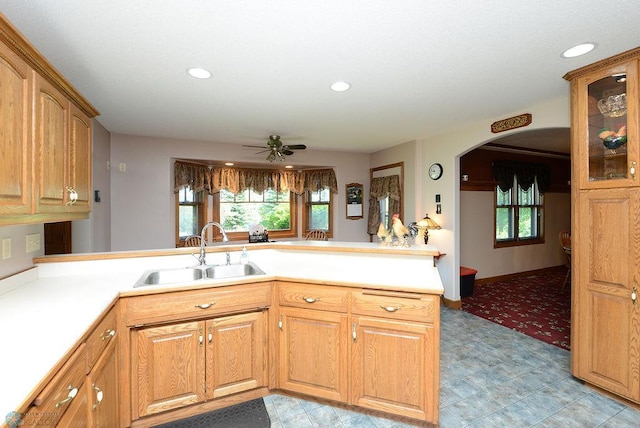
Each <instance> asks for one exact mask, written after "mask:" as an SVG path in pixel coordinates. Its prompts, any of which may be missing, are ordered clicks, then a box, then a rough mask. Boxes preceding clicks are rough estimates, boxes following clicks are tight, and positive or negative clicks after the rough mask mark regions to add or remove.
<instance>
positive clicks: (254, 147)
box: [242, 144, 264, 149]
mask: <svg viewBox="0 0 640 428" xmlns="http://www.w3.org/2000/svg"><path fill="white" fill-rule="evenodd" d="M242 147H251V148H253V149H264V146H249V145H247V144H243V145H242Z"/></svg>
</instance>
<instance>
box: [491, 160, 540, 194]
mask: <svg viewBox="0 0 640 428" xmlns="http://www.w3.org/2000/svg"><path fill="white" fill-rule="evenodd" d="M492 170H493V178H494V179H495V180H496V181H497V182H498V186H499V187H500V190H502V191H503V192H507V191H509V190H510V189H511V188H512V187H513V176H514V175H515V176H516V177H517V178H518V186H520V188H522V190H524V191H527V190H529V189H530V188H531V185H532V184H533V182H534V180H536V179H537V181H538V190H539V191H540V193H545V192H546V191H547V190H549V186H550V185H551V171H550V169H549V166H548V165H544V164H537V163H525V162H514V161H506V160H494V161H493V165H492Z"/></svg>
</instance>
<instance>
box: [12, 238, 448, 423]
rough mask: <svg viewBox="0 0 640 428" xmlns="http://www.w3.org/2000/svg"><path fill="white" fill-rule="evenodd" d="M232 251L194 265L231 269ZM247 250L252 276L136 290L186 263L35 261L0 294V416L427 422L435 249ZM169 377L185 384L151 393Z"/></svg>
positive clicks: (438, 287)
mask: <svg viewBox="0 0 640 428" xmlns="http://www.w3.org/2000/svg"><path fill="white" fill-rule="evenodd" d="M242 247H243V246H242V245H223V246H211V247H207V248H206V251H207V254H206V261H205V262H206V264H207V265H224V264H225V263H226V256H227V253H228V254H229V256H230V258H231V263H232V264H236V263H238V262H239V260H240V253H241V250H242ZM246 247H247V249H248V255H249V260H250V262H252V263H255V264H256V265H257V266H258V267H259V268H260V269H261V270H262V271H264V272H265V274H264V275H255V276H248V277H237V278H224V279H204V280H197V281H188V282H181V283H170V284H164V285H149V286H142V287H137V288H134V287H133V285H134V284H136V282H137V281H138V280H139V279H140V277H141V276H142V275H143V273H144V272H145V271H148V270H153V269H168V268H176V269H177V268H186V267H189V266H194V265H197V264H198V261H197V260H196V257H197V254H195V257H194V254H193V253H197V250H196V249H194V248H177V249H168V250H149V251H133V252H119V253H96V254H81V255H77V254H76V255H65V256H47V257H43V258H38V259H36V260H34V261H35V263H36V266H35V268H33V269H30V270H28V271H26V272H23V273H20V274H17V275H14V276H13V277H10V278H7V279H5V280H3V281H0V293H1V294H0V322H1V323H2V325H3V329H2V331H1V332H0V340H2V343H3V344H4V346H5V349H7V350H9V349H13V350H14V352H5V357H3V360H4V364H3V366H2V368H0V375H1V376H2V379H3V381H4V383H5V385H11V388H3V389H2V391H1V392H0V403H2V404H3V406H5V413H6V412H8V411H11V410H13V411H16V412H18V413H19V414H21V415H23V417H24V418H28V417H34V418H37V417H43V415H44V416H47V415H49V417H51V418H53V419H52V420H55V421H59V420H63V421H65V422H66V421H72V420H78V419H77V418H83V419H82V420H85V419H84V418H87V419H86V420H87V421H88V422H87V424H88V425H92V424H94V423H96V420H98V419H100V418H106V419H105V420H109V418H112V419H111V421H112V422H113V423H115V424H117V425H119V426H129V425H131V426H149V425H153V424H159V423H164V422H167V421H170V420H174V419H179V418H183V417H186V416H189V415H193V414H197V413H202V412H205V411H209V410H213V409H215V408H220V407H225V406H228V405H231V404H235V403H238V402H241V401H246V400H249V399H252V398H256V397H261V396H264V395H267V394H269V391H276V390H277V391H279V392H283V393H287V392H290V393H294V394H304V395H306V396H310V397H316V398H319V399H325V400H331V401H332V402H335V403H342V404H343V405H353V406H356V407H360V408H363V409H369V410H374V411H379V412H384V413H386V414H388V415H394V416H397V417H404V418H410V419H411V420H414V421H423V422H424V423H425V424H437V423H438V394H439V353H440V345H439V341H440V295H441V294H442V293H443V286H442V282H441V280H440V276H439V274H438V271H437V268H436V267H435V264H434V256H438V255H439V253H438V251H437V249H436V248H435V247H433V246H426V245H416V246H412V247H410V248H397V247H381V246H378V245H377V244H370V243H347V242H332V241H329V242H311V241H300V242H278V243H264V244H250V245H247V246H246ZM314 341H316V342H314ZM234 346H237V347H234ZM311 347H312V348H311ZM310 349H314V350H315V352H314V351H311V350H310ZM176 350H179V351H180V352H179V353H178V354H175V355H174V356H175V357H176V358H173V357H174V356H171V357H166V358H165V357H164V356H163V355H164V354H166V353H170V352H177V351H176ZM318 350H319V351H320V352H317V351H318ZM247 354H250V355H247ZM239 356H243V358H244V360H246V361H240V362H238V361H239V358H236V357H239ZM240 360H241V359H240ZM167 365H169V366H168V367H170V369H171V370H170V372H171V374H172V375H175V376H178V377H180V379H181V380H182V381H183V384H182V385H178V386H176V385H173V384H172V385H168V384H169V383H170V382H169V381H167V385H164V386H165V387H166V388H165V389H162V388H163V379H158V378H156V379H154V378H153V376H154V374H157V373H159V372H162V368H163V367H167ZM216 367H217V368H218V369H216ZM225 368H226V369H227V370H224V369H225ZM165 375H166V377H167V378H171V377H172V375H167V374H166V373H165ZM109 376H110V377H111V379H109ZM230 376H235V377H234V378H229V377H230ZM101 382H103V383H104V384H105V385H107V386H108V388H105V387H103V386H102V385H101ZM150 385H154V388H151V387H150ZM56 388H58V389H56ZM107 390H109V392H110V394H109V393H108V392H107ZM47 406H49V407H47ZM61 418H63V419H61ZM74 418H75V419H74ZM113 418H116V419H115V420H114V419H113Z"/></svg>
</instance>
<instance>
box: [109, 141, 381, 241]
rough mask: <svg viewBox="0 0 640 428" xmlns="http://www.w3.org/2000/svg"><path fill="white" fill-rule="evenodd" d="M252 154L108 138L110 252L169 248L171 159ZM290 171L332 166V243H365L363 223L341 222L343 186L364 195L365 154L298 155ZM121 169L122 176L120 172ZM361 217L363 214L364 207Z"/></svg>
mask: <svg viewBox="0 0 640 428" xmlns="http://www.w3.org/2000/svg"><path fill="white" fill-rule="evenodd" d="M255 151H256V150H255V149H247V148H243V147H241V146H239V145H234V144H224V143H215V142H198V141H188V140H176V139H163V138H154V137H138V136H130V135H121V134H112V135H111V165H112V168H111V172H110V173H111V250H112V251H121V250H140V249H152V248H170V247H173V246H175V199H174V194H173V168H172V163H171V160H172V158H174V159H175V158H184V159H207V160H224V161H234V162H238V163H240V162H252V163H256V162H262V161H264V157H263V155H256V154H255ZM289 160H290V161H291V163H292V164H293V165H295V166H299V167H301V166H305V165H309V166H311V165H313V166H324V167H335V170H336V176H337V180H338V191H339V193H338V194H337V195H335V197H336V199H335V203H334V212H333V220H334V238H333V239H335V240H339V241H362V242H366V241H368V239H369V235H367V233H366V218H363V219H360V220H347V219H346V205H345V204H346V197H345V185H346V184H347V183H362V184H363V185H364V191H365V194H368V192H369V155H368V154H357V153H347V152H330V151H318V150H305V151H298V152H296V153H295V155H293V156H291V157H290V158H289ZM120 164H126V171H125V172H122V171H120ZM363 208H364V212H367V210H368V205H366V201H365V206H364V207H363Z"/></svg>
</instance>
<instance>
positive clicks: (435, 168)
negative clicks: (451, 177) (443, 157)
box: [429, 163, 442, 180]
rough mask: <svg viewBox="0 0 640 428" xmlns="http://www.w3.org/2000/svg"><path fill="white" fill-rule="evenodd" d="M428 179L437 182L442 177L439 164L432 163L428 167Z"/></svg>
mask: <svg viewBox="0 0 640 428" xmlns="http://www.w3.org/2000/svg"><path fill="white" fill-rule="evenodd" d="M429 177H430V178H431V179H432V180H437V179H439V178H440V177H442V165H440V164H439V163H434V164H433V165H431V166H430V167H429Z"/></svg>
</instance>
